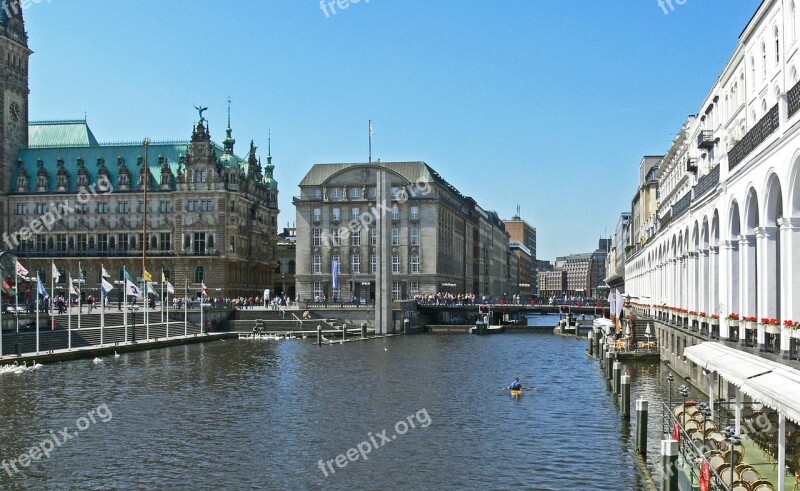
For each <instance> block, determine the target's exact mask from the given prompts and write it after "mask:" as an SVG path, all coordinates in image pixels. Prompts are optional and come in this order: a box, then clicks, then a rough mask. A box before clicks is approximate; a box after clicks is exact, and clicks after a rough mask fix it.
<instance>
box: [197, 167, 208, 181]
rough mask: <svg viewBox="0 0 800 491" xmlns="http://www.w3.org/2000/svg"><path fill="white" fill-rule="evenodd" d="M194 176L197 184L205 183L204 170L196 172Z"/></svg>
mask: <svg viewBox="0 0 800 491" xmlns="http://www.w3.org/2000/svg"><path fill="white" fill-rule="evenodd" d="M194 175H195V180H196V181H197V182H206V171H205V169H202V170H198V171H196V172H195V174H194Z"/></svg>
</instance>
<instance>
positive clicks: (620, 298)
mask: <svg viewBox="0 0 800 491" xmlns="http://www.w3.org/2000/svg"><path fill="white" fill-rule="evenodd" d="M624 305H625V298H624V297H623V296H622V294H621V293H620V292H619V290H617V298H616V304H615V308H616V309H617V311H616V312H615V313H616V315H617V317H619V314H621V313H622V307H623V306H624Z"/></svg>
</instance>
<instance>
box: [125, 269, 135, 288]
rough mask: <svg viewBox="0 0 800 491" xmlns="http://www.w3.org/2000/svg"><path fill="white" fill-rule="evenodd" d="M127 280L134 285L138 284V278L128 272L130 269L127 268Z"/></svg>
mask: <svg viewBox="0 0 800 491" xmlns="http://www.w3.org/2000/svg"><path fill="white" fill-rule="evenodd" d="M125 279H126V280H128V281H130V282H131V283H133V284H136V278H134V277H133V275H131V272H130V271H128V268H125Z"/></svg>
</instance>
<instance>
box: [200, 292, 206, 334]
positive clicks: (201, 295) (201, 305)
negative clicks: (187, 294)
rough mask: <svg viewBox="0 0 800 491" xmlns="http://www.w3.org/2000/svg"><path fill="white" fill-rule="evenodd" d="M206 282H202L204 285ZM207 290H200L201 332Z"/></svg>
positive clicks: (201, 332) (201, 330) (201, 331)
mask: <svg viewBox="0 0 800 491" xmlns="http://www.w3.org/2000/svg"><path fill="white" fill-rule="evenodd" d="M203 284H205V283H201V285H203ZM205 293H206V292H205V290H202V289H201V290H200V334H203V327H204V324H203V295H205Z"/></svg>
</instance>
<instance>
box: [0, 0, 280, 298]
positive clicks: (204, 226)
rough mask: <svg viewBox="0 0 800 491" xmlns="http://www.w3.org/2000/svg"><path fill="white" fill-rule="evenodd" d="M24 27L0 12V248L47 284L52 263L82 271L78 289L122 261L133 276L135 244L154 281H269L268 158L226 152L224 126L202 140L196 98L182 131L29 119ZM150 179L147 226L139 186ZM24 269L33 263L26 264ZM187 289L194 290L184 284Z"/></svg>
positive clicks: (226, 292) (272, 229) (243, 285)
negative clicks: (126, 133) (115, 130)
mask: <svg viewBox="0 0 800 491" xmlns="http://www.w3.org/2000/svg"><path fill="white" fill-rule="evenodd" d="M30 54H31V51H30V50H29V49H28V37H27V34H26V33H25V28H24V22H23V18H22V12H21V10H18V11H17V12H15V11H14V10H13V9H8V10H5V9H3V10H0V57H1V58H2V59H3V60H5V62H6V63H5V66H4V67H3V70H2V75H1V76H2V81H3V84H2V87H3V89H2V92H0V109H2V111H3V113H2V117H0V122H2V124H0V141H2V142H3V144H2V155H0V177H1V178H2V179H1V182H2V184H3V188H2V191H1V194H0V202H2V216H1V218H2V222H0V223H2V227H3V231H4V234H3V241H4V244H3V245H2V246H1V247H2V248H3V249H7V250H12V251H14V252H15V253H16V255H17V256H18V257H19V258H20V260H21V261H22V262H23V264H25V266H26V267H27V268H28V269H29V270H30V271H32V272H33V271H37V270H38V271H40V272H41V276H42V278H43V279H44V280H45V281H46V283H47V285H48V289H49V285H50V277H51V271H52V270H51V266H50V261H51V260H53V261H55V264H56V266H57V267H58V268H59V269H60V270H61V271H62V273H63V274H61V278H60V281H61V282H60V284H58V286H56V290H57V291H58V290H61V291H64V290H65V289H66V279H67V274H66V273H67V272H70V273H71V275H72V277H73V278H76V277H78V274H79V272H78V269H79V264H80V266H81V267H82V269H83V272H84V274H85V275H86V279H87V285H85V288H84V294H88V293H87V291H88V292H91V293H94V294H97V292H96V290H95V291H94V292H92V290H91V288H93V287H95V288H96V284H97V282H99V278H100V267H101V264H102V265H103V266H104V267H105V269H106V270H108V271H109V272H111V274H112V276H114V278H113V279H117V277H119V278H121V274H122V268H123V266H125V267H127V268H128V269H129V270H130V271H132V272H134V274H135V275H136V276H140V275H141V273H142V271H141V269H142V259H141V258H142V252H143V248H145V247H146V248H147V269H148V271H149V272H150V273H152V274H153V277H154V280H156V281H157V280H159V276H160V274H159V272H160V270H162V269H163V270H165V271H166V272H167V273H168V275H169V278H170V281H171V282H172V283H173V284H174V285H175V286H176V287H177V288H178V289H181V288H182V287H183V286H184V285H185V284H186V283H188V285H189V287H190V288H191V289H193V290H194V292H196V291H197V290H198V289H199V287H200V284H201V283H202V282H205V284H206V286H208V288H209V289H211V291H212V295H213V296H236V295H243V294H248V295H250V294H252V295H256V294H257V293H258V292H263V290H264V288H266V287H269V286H272V284H273V281H274V278H273V274H274V270H275V267H276V265H277V262H276V259H275V254H276V251H275V247H276V240H277V239H276V230H277V215H278V185H277V182H276V181H275V180H274V178H273V171H274V166H273V164H272V158H271V156H270V157H268V158H267V163H266V165H263V166H262V164H261V161H260V160H259V158H258V155H257V149H256V147H255V145H254V144H253V143H252V142H251V144H250V149H249V151H248V152H247V154H246V156H245V157H240V156H238V155H236V154H235V153H234V144H235V142H236V141H235V140H234V138H233V135H232V130H231V127H230V114H229V117H228V128H227V134H226V137H225V139H224V140H223V142H222V144H221V145H220V144H217V143H215V142H213V141H212V139H211V131H210V129H209V124H208V121H206V119H205V118H204V117H203V115H202V113H203V111H204V110H205V109H204V108H198V110H199V113H200V115H199V119H198V121H197V122H196V124H195V125H194V126H193V131H192V133H191V135H187V136H188V138H187V139H186V140H185V141H172V142H152V143H151V144H149V145H147V147H146V146H145V143H144V141H143V140H142V139H139V140H138V141H137V142H135V143H101V142H99V141H98V140H97V139H96V138H95V136H94V134H93V132H92V131H91V129H90V128H89V126H88V125H87V123H86V121H85V120H78V121H43V122H29V121H28V107H29V106H28V93H29V89H28V61H29V57H30ZM145 188H147V208H146V209H147V212H146V217H147V232H146V236H145V233H144V230H143V221H144V219H145V201H144V190H145ZM32 274H33V273H32ZM193 294H194V293H193Z"/></svg>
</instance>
